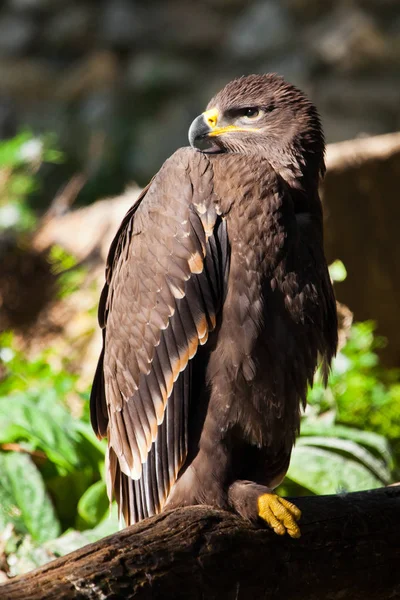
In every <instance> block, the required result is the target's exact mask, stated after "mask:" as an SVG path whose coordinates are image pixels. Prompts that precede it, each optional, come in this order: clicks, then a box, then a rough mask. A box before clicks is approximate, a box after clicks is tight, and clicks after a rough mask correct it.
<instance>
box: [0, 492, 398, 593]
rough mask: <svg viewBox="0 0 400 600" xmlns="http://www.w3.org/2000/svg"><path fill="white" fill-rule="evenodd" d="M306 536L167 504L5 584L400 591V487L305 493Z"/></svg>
mask: <svg viewBox="0 0 400 600" xmlns="http://www.w3.org/2000/svg"><path fill="white" fill-rule="evenodd" d="M294 501H295V502H296V503H297V505H298V506H299V507H300V508H301V510H302V511H303V518H302V524H301V529H302V537H301V539H300V540H292V539H290V538H289V537H287V536H285V537H278V536H277V535H275V534H274V533H273V532H271V531H269V530H267V529H265V528H264V527H262V526H260V527H257V526H255V525H252V524H250V523H247V522H245V521H243V520H242V519H240V518H239V517H237V516H236V515H233V514H231V513H228V512H225V511H221V510H215V509H212V508H210V507H204V506H193V507H187V508H182V509H178V510H175V511H170V512H166V513H164V514H161V515H158V516H156V517H153V518H151V519H148V520H146V521H143V522H142V523H139V524H138V525H135V526H133V527H128V528H126V529H124V530H122V531H120V532H119V533H116V534H114V535H111V536H109V537H106V538H104V539H102V540H100V541H98V542H96V543H94V544H89V545H88V546H85V547H84V548H81V549H80V550H77V551H75V552H72V553H71V554H69V555H67V556H65V557H62V558H60V559H57V560H55V561H53V562H51V563H48V564H47V565H45V566H44V567H41V568H40V569H37V570H35V571H32V572H30V573H28V574H26V575H23V576H20V577H16V578H15V579H14V580H12V581H11V582H9V583H7V584H5V585H3V586H1V587H0V598H1V600H17V599H18V600H22V599H23V600H50V599H51V600H64V599H78V598H79V599H85V598H88V599H93V600H116V599H119V598H121V599H122V598H124V599H127V600H130V599H131V598H132V599H133V598H135V599H136V600H147V599H152V600H156V599H163V600H165V599H177V600H179V599H182V600H183V599H185V600H188V599H190V600H201V599H207V600H217V599H219V600H220V599H222V600H225V599H226V600H251V599H253V598H254V599H257V600H261V599H272V598H284V599H285V600H322V599H324V600H339V599H341V600H343V599H345V600H361V599H362V600H372V599H373V600H376V599H377V598H379V600H388V599H389V598H399V597H400V486H394V487H388V488H384V489H381V490H374V491H368V492H358V493H352V494H340V495H336V496H319V497H304V498H297V499H295V500H294Z"/></svg>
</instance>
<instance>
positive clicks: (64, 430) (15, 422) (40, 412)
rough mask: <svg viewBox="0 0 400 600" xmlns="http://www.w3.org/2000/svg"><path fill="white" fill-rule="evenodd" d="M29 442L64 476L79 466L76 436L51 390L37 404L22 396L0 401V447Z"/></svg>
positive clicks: (68, 414)
mask: <svg viewBox="0 0 400 600" xmlns="http://www.w3.org/2000/svg"><path fill="white" fill-rule="evenodd" d="M20 440H26V441H28V442H29V443H30V444H31V445H32V447H33V448H34V449H38V450H42V451H43V452H45V453H46V454H47V456H48V458H49V459H50V460H51V461H52V462H53V463H54V464H55V465H56V466H57V467H58V468H59V469H60V470H61V471H63V472H67V471H72V470H73V469H74V468H76V467H77V466H78V465H79V464H80V457H79V455H78V453H77V450H76V445H77V441H78V434H77V432H76V430H75V428H74V420H73V418H72V417H71V415H70V413H69V412H68V411H67V410H66V409H65V408H64V407H63V406H62V405H61V404H60V403H59V402H57V396H56V394H55V392H54V390H47V392H46V394H43V396H42V397H41V398H40V399H39V400H38V401H37V402H32V399H30V398H26V397H25V395H24V394H22V393H17V394H13V395H12V396H10V397H8V398H4V397H3V398H0V443H10V442H18V441H20Z"/></svg>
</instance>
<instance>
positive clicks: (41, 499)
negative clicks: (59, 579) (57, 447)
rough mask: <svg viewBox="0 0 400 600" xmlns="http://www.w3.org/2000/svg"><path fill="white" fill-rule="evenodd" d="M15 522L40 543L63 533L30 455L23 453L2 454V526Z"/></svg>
mask: <svg viewBox="0 0 400 600" xmlns="http://www.w3.org/2000/svg"><path fill="white" fill-rule="evenodd" d="M10 522H11V523H13V525H14V527H15V529H16V530H17V531H19V532H21V533H29V534H30V535H31V536H32V538H33V539H34V540H36V541H37V542H44V541H46V540H49V539H52V538H54V537H55V536H57V535H59V533H60V523H59V521H58V519H57V517H56V515H55V512H54V508H53V505H52V503H51V500H50V498H49V497H48V495H47V493H46V489H45V486H44V482H43V479H42V477H41V475H40V473H39V471H38V469H37V468H36V466H35V464H34V463H33V461H32V460H31V458H30V457H29V456H28V455H26V454H23V453H17V452H10V453H0V528H4V527H5V526H6V524H7V523H10Z"/></svg>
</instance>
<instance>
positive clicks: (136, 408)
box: [91, 149, 229, 523]
mask: <svg viewBox="0 0 400 600" xmlns="http://www.w3.org/2000/svg"><path fill="white" fill-rule="evenodd" d="M228 263H229V247H228V240H227V234H226V225H225V222H224V220H223V219H222V218H221V217H219V216H218V214H217V212H216V203H215V197H214V193H213V179H212V169H211V165H210V162H209V160H208V159H207V158H206V157H205V156H204V155H203V154H200V153H197V152H194V151H193V150H191V149H182V150H180V151H178V152H176V153H175V154H174V155H173V156H172V157H171V158H170V159H169V160H168V161H167V162H166V163H165V164H164V166H163V167H162V169H161V170H160V171H159V173H158V174H157V175H156V177H155V178H154V179H153V181H152V182H151V184H150V185H149V186H148V188H147V189H145V190H144V191H143V193H142V194H141V196H140V197H139V199H138V200H137V202H136V203H135V205H134V206H132V208H131V209H130V210H129V212H128V213H127V215H126V217H125V218H124V220H123V222H122V224H121V226H120V229H119V231H118V233H117V235H116V237H115V239H114V241H113V244H112V246H111V248H110V253H109V257H108V262H107V268H106V285H105V287H104V290H103V293H102V296H101V301H100V307H99V321H100V324H101V326H102V327H103V328H104V329H103V334H104V344H103V350H102V353H101V356H100V360H99V364H98V368H97V371H96V375H95V380H94V384H93V388H92V395H91V416H92V424H93V427H94V430H95V431H96V433H97V435H98V436H105V435H107V437H108V443H109V448H108V491H109V495H110V496H111V493H112V489H114V493H115V496H116V498H117V501H118V504H119V506H120V511H122V513H123V515H124V518H125V520H126V522H127V523H132V522H135V521H137V520H139V519H142V518H144V517H147V516H150V515H152V514H154V513H157V512H159V510H160V509H161V508H162V506H163V504H164V503H165V500H166V498H167V495H168V493H169V491H170V489H171V486H172V485H173V483H174V481H175V480H176V477H177V475H178V472H179V469H180V468H181V467H182V464H183V462H184V460H185V458H186V453H187V443H188V440H187V428H188V411H189V402H190V398H191V380H190V379H191V378H190V368H189V367H190V364H189V361H190V359H192V358H193V357H194V356H195V354H196V352H197V349H198V347H199V345H202V344H205V343H206V341H207V338H208V334H209V332H210V331H212V330H213V329H214V328H215V327H216V324H217V319H218V313H219V310H220V307H221V305H222V302H223V298H224V294H225V288H226V279H227V272H228ZM132 480H134V481H132Z"/></svg>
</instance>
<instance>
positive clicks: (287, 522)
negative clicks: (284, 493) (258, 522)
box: [257, 494, 301, 538]
mask: <svg viewBox="0 0 400 600" xmlns="http://www.w3.org/2000/svg"><path fill="white" fill-rule="evenodd" d="M257 504H258V516H259V517H261V519H263V521H265V522H266V523H267V524H268V525H269V526H270V527H271V528H272V529H273V530H274V531H275V533H277V534H278V535H285V533H288V534H289V535H290V537H292V538H299V537H300V536H301V533H300V528H299V526H298V525H297V522H296V521H298V520H299V519H300V517H301V511H300V510H299V509H298V508H297V506H295V505H294V504H292V503H291V502H289V501H288V500H285V498H280V496H277V495H276V494H262V495H261V496H259V497H258V501H257Z"/></svg>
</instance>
